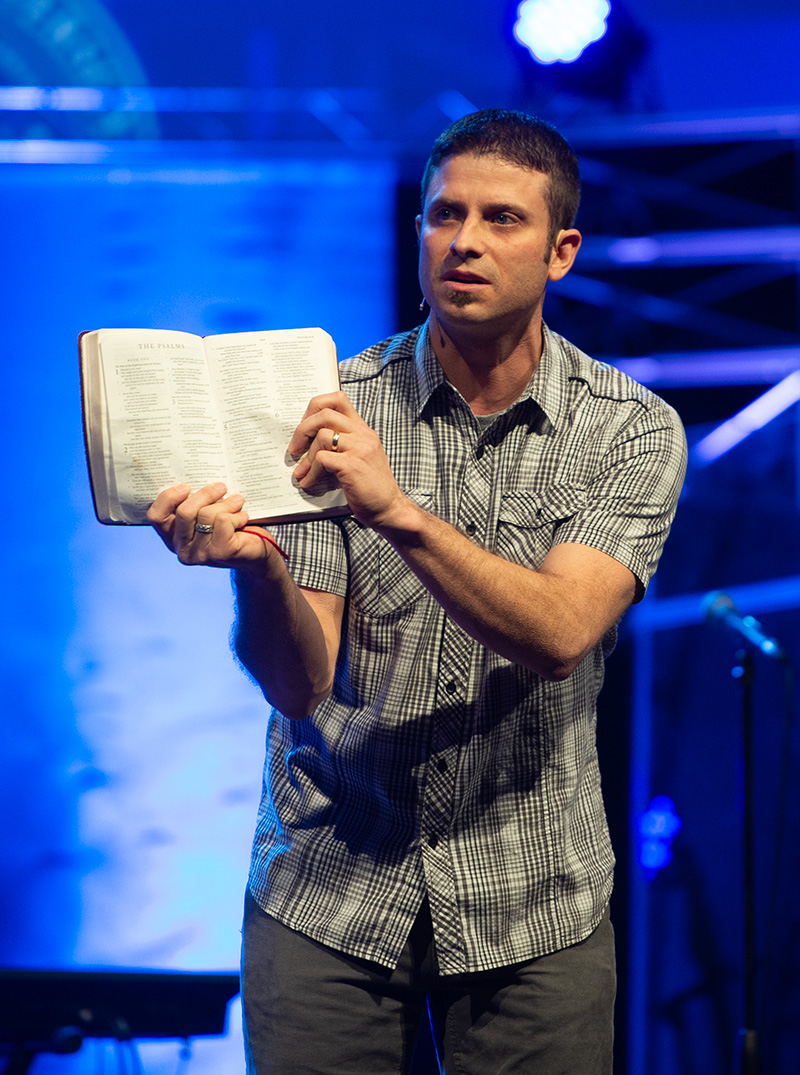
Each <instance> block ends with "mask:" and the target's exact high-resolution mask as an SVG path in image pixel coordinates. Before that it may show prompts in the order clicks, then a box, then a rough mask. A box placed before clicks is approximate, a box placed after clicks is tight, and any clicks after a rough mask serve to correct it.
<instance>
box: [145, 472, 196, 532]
mask: <svg viewBox="0 0 800 1075" xmlns="http://www.w3.org/2000/svg"><path fill="white" fill-rule="evenodd" d="M190 493H191V489H190V488H189V486H188V485H186V484H184V483H181V484H180V485H172V486H170V488H169V489H163V490H162V491H161V492H160V493H159V494H158V496H157V497H156V498H155V500H154V501H153V503H152V504H151V505H150V507H149V508H148V511H147V521H148V522H149V523H150V525H151V526H159V525H161V524H163V523H167V522H169V521H170V520H171V519H172V516H173V515H174V514H175V509H176V508H177V507H178V505H179V504H182V503H183V501H184V500H185V499H186V498H187V497H188V496H189V494H190Z"/></svg>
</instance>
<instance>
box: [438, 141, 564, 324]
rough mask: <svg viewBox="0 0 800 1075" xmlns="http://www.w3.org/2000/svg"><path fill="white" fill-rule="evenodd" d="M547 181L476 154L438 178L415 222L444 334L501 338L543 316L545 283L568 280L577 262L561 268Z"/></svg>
mask: <svg viewBox="0 0 800 1075" xmlns="http://www.w3.org/2000/svg"><path fill="white" fill-rule="evenodd" d="M549 181H550V180H549V178H548V177H547V176H545V175H542V173H541V172H534V171H531V170H530V169H528V168H523V167H521V166H520V165H517V164H512V163H510V162H509V161H505V160H502V159H501V158H500V157H497V156H493V155H485V156H476V155H474V154H471V153H469V154H463V155H460V156H456V157H448V158H447V159H446V160H445V161H444V163H443V164H442V166H441V168H439V169H438V171H436V172H435V173H434V175H433V177H432V179H431V182H430V186H429V187H428V192H427V195H426V198H425V205H424V207H423V211H422V214H421V215H420V216H418V217H417V233H418V235H419V239H420V260H419V279H420V285H421V287H422V292H423V294H424V296H425V298H426V299H427V300H428V303H429V305H430V307H431V309H432V310H433V311H434V313H435V314H436V316H437V318H438V319H439V321H440V322H441V323H442V324H443V325H444V326H445V328H447V327H450V328H451V330H453V329H458V328H466V327H468V326H474V327H478V326H480V327H481V329H482V331H483V332H486V331H487V330H489V331H491V330H496V331H497V332H504V331H507V330H509V329H518V328H524V327H525V325H526V323H529V322H530V321H531V320H532V319H534V318H535V317H537V316H538V315H539V313H540V311H541V308H542V302H543V301H544V293H545V288H546V286H547V281H548V279H558V278H560V277H561V276H563V275H564V273H566V272H567V271H568V268H569V266H570V265H571V264H572V259H573V258H574V252H573V253H572V256H571V257H570V258H569V265H567V266H566V268H563V267H562V265H561V260H560V259H559V257H558V254H557V250H558V246H559V240H558V239H557V240H556V245H555V247H552V246H551V245H550V243H549V242H548V231H549V225H550V221H549V213H548V210H547V205H546V204H545V200H544V192H545V190H546V189H547V184H548V183H549ZM563 234H565V233H559V235H563ZM574 234H576V235H577V233H574ZM579 241H580V237H578V242H579ZM575 250H577V245H575Z"/></svg>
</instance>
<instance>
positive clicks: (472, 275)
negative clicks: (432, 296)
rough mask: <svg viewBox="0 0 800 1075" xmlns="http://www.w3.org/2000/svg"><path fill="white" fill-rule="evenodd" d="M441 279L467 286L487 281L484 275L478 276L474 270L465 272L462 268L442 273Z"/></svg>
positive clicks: (448, 282) (486, 282)
mask: <svg viewBox="0 0 800 1075" xmlns="http://www.w3.org/2000/svg"><path fill="white" fill-rule="evenodd" d="M442 279H443V280H444V281H445V283H447V284H461V285H463V286H467V287H469V286H475V285H481V284H488V283H489V281H488V280H487V279H486V277H485V276H479V275H478V273H476V272H466V271H465V270H463V269H451V270H450V271H449V272H446V273H443V274H442Z"/></svg>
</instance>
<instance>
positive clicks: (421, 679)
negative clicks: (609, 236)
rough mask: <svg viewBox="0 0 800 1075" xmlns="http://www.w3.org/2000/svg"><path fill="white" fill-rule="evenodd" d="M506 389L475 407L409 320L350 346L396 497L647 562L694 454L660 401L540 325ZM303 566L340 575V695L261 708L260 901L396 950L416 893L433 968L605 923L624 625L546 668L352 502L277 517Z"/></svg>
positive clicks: (461, 966)
mask: <svg viewBox="0 0 800 1075" xmlns="http://www.w3.org/2000/svg"><path fill="white" fill-rule="evenodd" d="M544 339H545V347H544V352H543V355H542V359H541V361H540V363H539V366H538V368H537V370H536V372H535V373H534V375H533V377H532V378H531V381H530V383H529V385H528V387H527V388H526V390H525V392H524V393H523V394H522V396H521V397H520V399H519V400H517V402H516V403H515V404H514V405H513V406H511V407H510V408H509V409H508V410H507V411H505V412H504V413H503V414H502V415H500V416H499V417H498V418H497V419H496V420H495V421H494V422H493V423H492V424H491V425H489V427H488V428H485V429H482V428H481V426H480V424H479V422H478V420H477V419H476V418H475V416H474V415H473V414H472V412H471V410H470V408H469V407H468V406H467V404H466V402H465V401H464V400H463V399H462V397H461V396H460V395H459V393H458V392H457V391H456V390H455V389H454V388H453V387H452V385H450V384H449V383H448V382H447V381H446V379H445V377H444V375H443V373H442V370H441V367H440V366H439V364H438V362H437V360H436V358H435V356H434V354H433V352H432V350H431V348H430V346H429V344H428V341H427V334H426V331H425V330H424V328H423V329H421V330H420V329H416V330H414V331H413V332H411V333H406V334H403V335H401V336H397V337H394V338H392V339H390V340H387V341H384V342H383V343H381V344H378V345H376V346H374V347H371V348H369V349H368V350H367V351H365V352H363V354H361V355H359V356H357V357H356V358H353V359H350V360H348V361H346V362H344V363H342V366H341V376H342V387H343V389H344V391H345V392H346V393H347V395H348V396H349V398H350V399H351V401H352V403H353V405H354V406H355V408H356V410H357V411H358V412H359V413H360V414H361V416H362V417H363V418H364V419H365V421H366V422H367V423H368V424H369V425H370V426H372V428H373V429H375V430H376V431H377V433H378V434H379V436H380V438H381V441H382V443H383V446H384V448H385V450H386V452H387V454H388V457H389V460H390V463H391V467H392V471H393V473H394V475H395V477H396V479H397V481H398V483H399V484H400V487H401V488H402V489H403V490H404V492H405V493H406V495H407V496H409V497H410V498H411V499H412V500H414V501H415V502H416V503H417V504H419V505H421V506H422V507H423V508H425V509H427V510H429V511H431V512H433V513H434V514H436V515H437V516H439V517H441V518H442V519H445V520H446V521H447V522H449V523H451V524H452V525H453V526H455V527H457V528H458V529H459V530H461V531H462V532H464V533H466V534H467V535H468V536H469V537H470V538H471V539H472V540H473V541H475V542H478V543H479V544H480V545H482V546H483V547H485V548H487V549H489V550H491V551H493V552H495V553H496V554H497V555H499V556H501V557H503V558H505V559H507V560H512V561H514V562H516V563H520V564H525V565H527V566H529V567H530V568H532V569H534V570H535V569H536V568H538V567H539V566H540V565H541V563H542V561H543V560H544V557H545V556H546V554H547V552H548V550H549V549H550V548H551V547H552V546H553V545H554V544H557V543H560V542H578V543H581V544H584V545H590V546H593V547H594V548H597V549H600V550H602V551H603V552H605V553H608V554H609V555H610V556H613V557H615V558H616V559H617V560H619V561H620V562H621V563H623V564H624V565H625V566H627V567H628V568H629V569H630V570H631V571H632V572H633V574H634V575H635V576H636V577H637V579H639V581H640V583H641V587H642V589H643V588H644V587H645V586H646V585H647V582H648V580H649V578H650V576H651V575H652V574H653V572H654V570H655V567H656V563H657V561H658V558H659V556H660V553H661V548H662V545H663V543H664V540H665V538H666V536H667V533H668V530H669V527H670V523H671V521H672V517H673V514H674V511H675V504H676V501H677V497H678V493H679V490H680V486H681V481H682V477H683V472H684V467H685V457H686V456H685V438H684V435H683V430H682V428H681V425H680V422H679V420H678V418H677V416H676V415H675V413H674V411H672V410H671V408H669V407H668V406H667V405H666V404H665V403H664V402H663V401H662V400H660V399H659V398H658V397H656V396H654V395H653V394H652V393H650V392H648V391H647V390H646V389H644V388H642V387H641V386H639V385H637V384H636V383H634V382H633V381H631V380H630V379H629V378H627V377H625V376H624V375H623V374H622V373H620V372H619V371H617V370H615V369H613V368H611V367H608V366H605V365H602V364H600V363H597V362H594V361H592V360H591V359H589V358H588V357H587V356H585V355H583V354H582V353H581V352H579V351H578V350H577V349H576V348H574V347H573V346H572V345H571V344H569V343H567V341H565V340H563V339H562V338H560V337H558V336H556V335H555V334H553V333H551V332H549V330H547V329H545V333H544ZM275 529H276V533H277V534H278V537H279V540H280V541H281V543H282V544H283V545H284V547H285V548H286V550H287V551H288V553H289V557H290V561H289V562H290V569H291V570H292V572H293V574H294V577H295V579H296V581H297V582H298V583H299V584H300V585H302V586H307V587H312V588H314V589H319V590H325V591H328V592H333V593H337V594H341V595H344V596H345V597H346V599H347V601H346V613H345V623H344V626H343V637H342V645H341V651H340V653H339V659H338V664H337V669H336V678H335V683H334V687H333V690H332V692H331V694H330V696H329V697H328V698H327V699H326V700H325V701H324V702H323V703H322V704H321V705H320V706H319V707H318V708H317V709H316V710H315V711H314V713H313V714H312V715H311V716H310V717H308V718H307V719H305V720H302V721H289V720H286V719H285V718H284V717H283V716H282V715H281V714H280V713H278V712H273V713H272V715H271V718H270V723H269V732H268V742H267V760H266V766H265V771H264V791H263V798H262V802H261V808H260V811H259V817H258V825H257V830H256V836H255V842H254V848H253V858H252V869H251V875H250V888H251V892H252V893H253V895H254V897H255V899H256V900H257V901H258V902H259V904H260V905H261V906H262V907H263V908H264V910H265V911H267V912H268V913H269V914H271V915H273V916H274V917H276V918H278V919H279V920H280V921H282V922H284V923H285V924H286V925H288V926H290V927H291V928H293V929H295V930H298V931H300V932H302V933H304V934H306V935H307V936H310V937H312V938H314V939H315V940H317V941H320V942H322V943H324V944H327V945H330V946H332V947H334V948H336V949H338V950H340V951H344V952H347V953H350V954H351V955H355V956H360V957H364V958H367V959H370V960H374V961H376V962H378V963H380V964H383V965H385V966H387V967H391V966H393V965H394V964H395V963H396V961H397V958H398V956H399V953H400V951H401V949H402V947H403V944H404V942H405V940H406V938H407V936H408V933H409V930H410V928H411V925H412V923H413V921H414V918H415V915H416V913H417V911H418V909H419V907H420V904H421V902H422V900H423V898H424V897H425V896H426V895H427V897H428V899H429V902H430V909H431V915H432V919H433V927H434V935H435V945H436V954H437V958H438V963H439V968H440V970H441V972H442V973H444V974H456V973H461V972H467V971H477V970H485V969H489V968H493V967H497V966H503V965H507V964H510V963H514V962H518V961H521V960H524V959H529V958H532V957H534V956H537V955H542V954H545V953H548V952H552V951H556V950H558V949H560V948H563V947H565V946H566V945H570V944H574V943H576V942H578V941H580V940H582V939H583V938H585V937H586V936H588V934H589V933H590V932H591V931H592V929H593V928H594V927H595V926H596V925H597V923H598V922H599V920H600V918H601V916H602V914H603V911H604V910H605V907H606V904H607V902H608V898H609V895H610V891H611V884H612V872H613V854H612V850H611V846H610V842H609V838H608V830H607V827H606V821H605V814H604V810H603V803H602V797H601V792H600V776H599V772H598V766H597V756H596V750H595V700H596V697H597V694H598V691H599V689H600V686H601V683H602V679H603V664H604V658H605V656H607V654H608V653H609V652H610V649H611V647H612V646H613V642H614V637H613V636H614V632H610V634H609V636H608V637H606V638H605V639H603V641H602V642H601V643H599V644H598V645H597V647H596V648H595V650H594V651H593V652H592V653H590V654H589V655H588V656H587V657H586V658H585V660H584V661H583V662H582V663H581V665H580V666H579V667H578V668H577V669H576V670H575V671H574V672H573V673H572V675H571V676H569V677H568V678H567V679H566V680H564V681H563V682H560V683H550V682H546V681H545V680H543V679H541V678H540V677H539V676H537V675H536V674H535V673H534V672H531V671H530V670H528V669H526V668H522V667H520V666H519V665H515V664H513V663H511V662H509V661H507V660H505V659H504V658H502V657H500V656H499V655H498V654H496V653H493V652H492V651H490V650H488V649H486V648H485V647H483V646H482V645H480V644H479V643H478V642H476V641H475V640H474V639H472V638H471V637H470V636H469V635H468V634H467V633H466V632H465V631H463V630H462V629H461V628H460V627H459V626H457V625H456V624H455V623H453V621H452V620H451V619H450V618H449V617H448V616H447V615H446V614H445V612H444V610H443V609H442V608H441V606H440V605H438V604H437V602H436V601H435V600H434V599H433V597H432V596H431V595H430V594H429V593H428V591H427V590H426V589H425V587H424V586H423V585H422V583H421V582H420V581H419V580H418V579H417V578H416V577H415V576H414V574H413V573H412V572H411V571H410V570H409V569H408V567H406V565H405V564H404V563H403V561H402V559H401V558H400V557H399V556H398V554H397V553H396V552H395V550H394V549H393V548H392V547H391V545H390V544H389V543H388V542H386V541H385V540H384V539H382V538H381V537H380V536H378V535H377V534H376V533H375V532H374V531H372V530H370V529H368V528H367V527H364V526H362V525H361V524H359V523H358V522H357V521H356V520H355V519H353V518H344V519H337V520H320V521H317V522H313V523H308V524H294V525H291V526H284V527H277V528H275Z"/></svg>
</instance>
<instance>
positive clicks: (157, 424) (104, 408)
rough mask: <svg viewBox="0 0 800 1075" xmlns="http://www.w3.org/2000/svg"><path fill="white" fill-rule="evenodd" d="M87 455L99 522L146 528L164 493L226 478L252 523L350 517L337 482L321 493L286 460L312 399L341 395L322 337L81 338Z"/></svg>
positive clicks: (129, 332)
mask: <svg viewBox="0 0 800 1075" xmlns="http://www.w3.org/2000/svg"><path fill="white" fill-rule="evenodd" d="M79 351H80V359H81V391H82V396H83V424H84V435H85V439H86V457H87V460H88V463H89V477H90V480H91V485H92V496H93V498H94V507H95V512H96V514H97V518H98V519H99V520H100V522H101V523H129V524H137V523H138V524H141V523H145V522H146V518H145V516H146V513H147V509H148V508H149V507H150V505H151V504H152V502H153V501H154V500H155V498H156V496H157V495H158V494H159V492H161V490H162V489H166V488H167V487H168V486H170V485H177V484H178V483H179V482H186V483H187V484H188V485H190V486H191V488H192V490H197V489H200V488H202V486H204V485H208V484H209V483H210V482H213V481H224V482H225V483H226V485H227V486H228V491H229V492H231V493H242V494H243V495H244V496H245V497H246V498H247V499H246V503H245V510H246V511H248V512H249V514H250V519H251V521H252V522H265V523H275V522H287V521H299V520H303V519H311V518H318V517H320V516H323V515H341V514H345V513H347V512H348V511H349V509H348V507H347V503H346V501H345V498H344V495H343V493H342V492H341V490H340V489H339V488H338V486H336V485H335V482H333V480H332V481H331V483H329V485H328V486H327V487H325V488H322V487H321V486H318V487H317V488H315V489H314V491H313V493H308V492H305V491H304V490H302V489H301V488H300V487H299V486H298V485H297V483H296V482H295V481H294V480H293V478H292V470H293V469H294V466H295V465H296V463H297V460H296V459H294V458H292V457H291V456H289V455H288V453H287V450H286V449H287V445H288V444H289V440H290V438H291V435H292V433H293V431H294V429H295V426H296V425H297V423H298V422H299V421H300V419H301V418H302V417H303V413H304V412H305V409H306V406H307V404H308V401H309V400H310V399H311V397H312V396H316V395H320V394H321V393H324V392H334V391H336V390H338V388H339V371H338V365H337V361H336V346H335V344H334V342H333V340H332V339H331V337H330V336H329V335H328V333H327V332H323V330H322V329H319V328H306V329H279V330H275V331H268V332H235V333H226V334H224V335H220V336H206V337H201V336H193V335H192V334H191V333H188V332H175V331H170V330H166V329H117V328H114V329H97V330H96V331H94V332H82V333H81V335H80V337H79Z"/></svg>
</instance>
